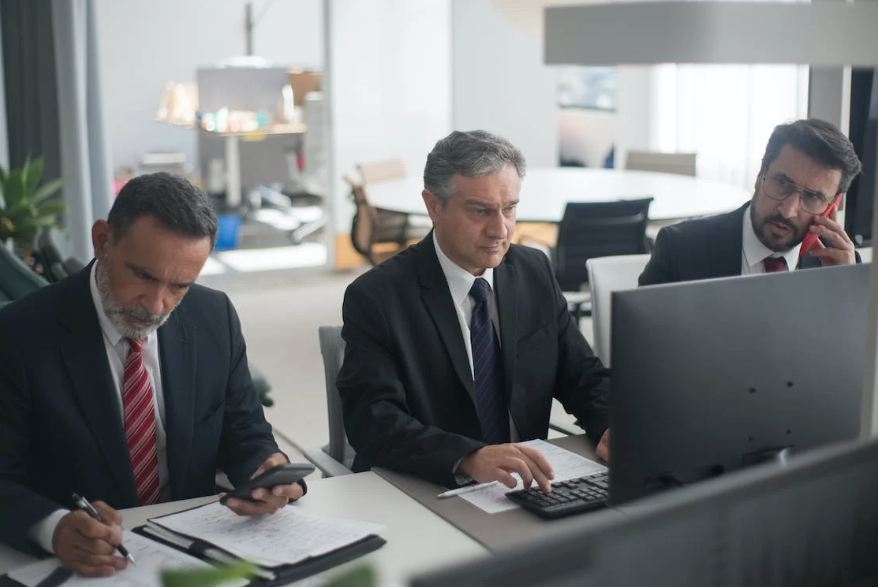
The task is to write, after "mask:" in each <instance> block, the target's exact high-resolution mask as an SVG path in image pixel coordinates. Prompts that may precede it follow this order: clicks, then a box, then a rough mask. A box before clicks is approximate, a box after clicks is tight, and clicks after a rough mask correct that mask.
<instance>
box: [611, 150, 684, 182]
mask: <svg viewBox="0 0 878 587" xmlns="http://www.w3.org/2000/svg"><path fill="white" fill-rule="evenodd" d="M695 159H696V154H695V153H659V152H658V151H628V156H627V157H626V159H625V169H636V170H639V171H661V172H662V173H675V174H677V175H691V176H692V177H695Z"/></svg>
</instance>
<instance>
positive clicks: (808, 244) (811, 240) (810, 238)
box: [799, 194, 841, 257]
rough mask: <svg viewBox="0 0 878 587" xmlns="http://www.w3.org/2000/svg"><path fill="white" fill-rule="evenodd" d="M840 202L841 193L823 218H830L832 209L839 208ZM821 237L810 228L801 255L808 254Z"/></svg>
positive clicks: (824, 213) (800, 250) (804, 239)
mask: <svg viewBox="0 0 878 587" xmlns="http://www.w3.org/2000/svg"><path fill="white" fill-rule="evenodd" d="M840 202H841V194H838V195H837V196H835V199H834V200H833V201H832V203H831V204H830V205H829V208H827V209H826V210H825V211H824V212H823V214H821V215H820V216H822V217H823V218H828V217H829V215H830V214H831V213H832V211H833V210H835V209H836V208H838V204H839V203H840ZM819 238H820V237H819V236H818V235H817V234H816V233H813V232H811V231H810V230H809V231H808V234H806V235H805V238H803V239H802V248H801V249H799V256H800V257H804V256H805V255H807V254H808V251H810V250H811V249H812V248H813V247H814V245H815V244H816V243H817V239H819Z"/></svg>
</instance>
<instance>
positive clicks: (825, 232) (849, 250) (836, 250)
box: [808, 209, 857, 267]
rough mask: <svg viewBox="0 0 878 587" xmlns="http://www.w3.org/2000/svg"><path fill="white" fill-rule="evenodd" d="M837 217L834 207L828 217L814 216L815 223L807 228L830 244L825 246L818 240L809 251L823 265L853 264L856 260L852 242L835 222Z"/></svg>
mask: <svg viewBox="0 0 878 587" xmlns="http://www.w3.org/2000/svg"><path fill="white" fill-rule="evenodd" d="M837 217H838V214H837V212H836V210H835V209H833V210H832V212H830V213H829V218H823V217H822V216H815V217H814V222H815V224H812V225H811V227H810V228H809V229H808V230H809V231H811V232H812V233H815V234H816V235H817V236H819V237H822V238H825V239H826V240H827V241H829V242H830V243H831V244H832V246H831V247H827V246H826V245H824V244H823V243H822V242H820V240H818V241H817V242H816V243H814V248H812V249H811V251H810V253H809V254H810V255H811V256H812V257H817V258H818V259H820V262H821V263H823V266H824V267H827V266H830V265H854V264H855V263H856V262H857V255H856V252H855V251H854V249H855V248H856V247H855V246H854V242H853V241H852V240H851V239H850V237H849V236H848V235H847V233H846V232H845V231H844V228H842V227H841V225H840V224H839V223H838V222H837Z"/></svg>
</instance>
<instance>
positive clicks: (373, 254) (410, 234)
mask: <svg viewBox="0 0 878 587" xmlns="http://www.w3.org/2000/svg"><path fill="white" fill-rule="evenodd" d="M344 180H345V181H346V182H347V183H348V185H350V186H351V198H352V199H353V200H354V203H355V204H356V206H357V211H356V212H355V213H354V217H353V220H352V221H351V244H352V245H353V247H354V250H355V251H357V252H358V253H360V254H361V255H362V256H363V257H365V258H366V260H367V261H369V263H371V264H372V265H378V264H379V263H381V262H383V261H385V260H386V259H389V258H390V257H392V256H393V255H395V254H397V253H399V252H400V251H402V250H404V249H405V248H406V247H407V246H408V243H409V241H412V240H420V239H422V238H424V237H425V236H426V235H427V234H428V233H429V232H430V227H427V226H414V225H412V224H410V222H409V215H408V214H404V213H402V212H394V211H392V210H384V209H381V208H376V207H375V206H372V205H371V204H370V203H369V200H368V198H367V197H366V190H365V187H364V185H363V184H361V183H357V182H356V181H355V180H353V179H352V178H350V177H348V176H345V177H344Z"/></svg>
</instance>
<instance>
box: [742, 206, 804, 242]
mask: <svg viewBox="0 0 878 587" xmlns="http://www.w3.org/2000/svg"><path fill="white" fill-rule="evenodd" d="M750 222H751V223H752V224H753V232H755V233H756V238H758V239H759V242H761V243H762V244H763V245H765V246H766V248H768V249H769V250H771V251H774V252H775V253H785V252H787V251H789V250H790V249H792V248H793V247H794V246H796V245H797V244H799V243H800V242H802V240H803V239H804V238H805V235H806V234H807V233H808V227H807V226H806V227H805V228H804V229H800V228H799V227H798V226H796V225H795V224H793V223H792V222H790V221H789V219H787V218H784V217H783V216H781V215H780V214H774V215H773V216H767V217H765V218H763V219H762V220H758V219H757V218H756V208H755V207H754V205H753V203H752V202H751V203H750ZM771 222H775V223H777V224H782V225H783V226H786V227H787V228H789V229H790V235H789V236H788V237H787V238H782V237H774V236H773V235H770V233H769V234H766V230H765V228H766V226H767V225H768V224H769V223H771Z"/></svg>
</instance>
